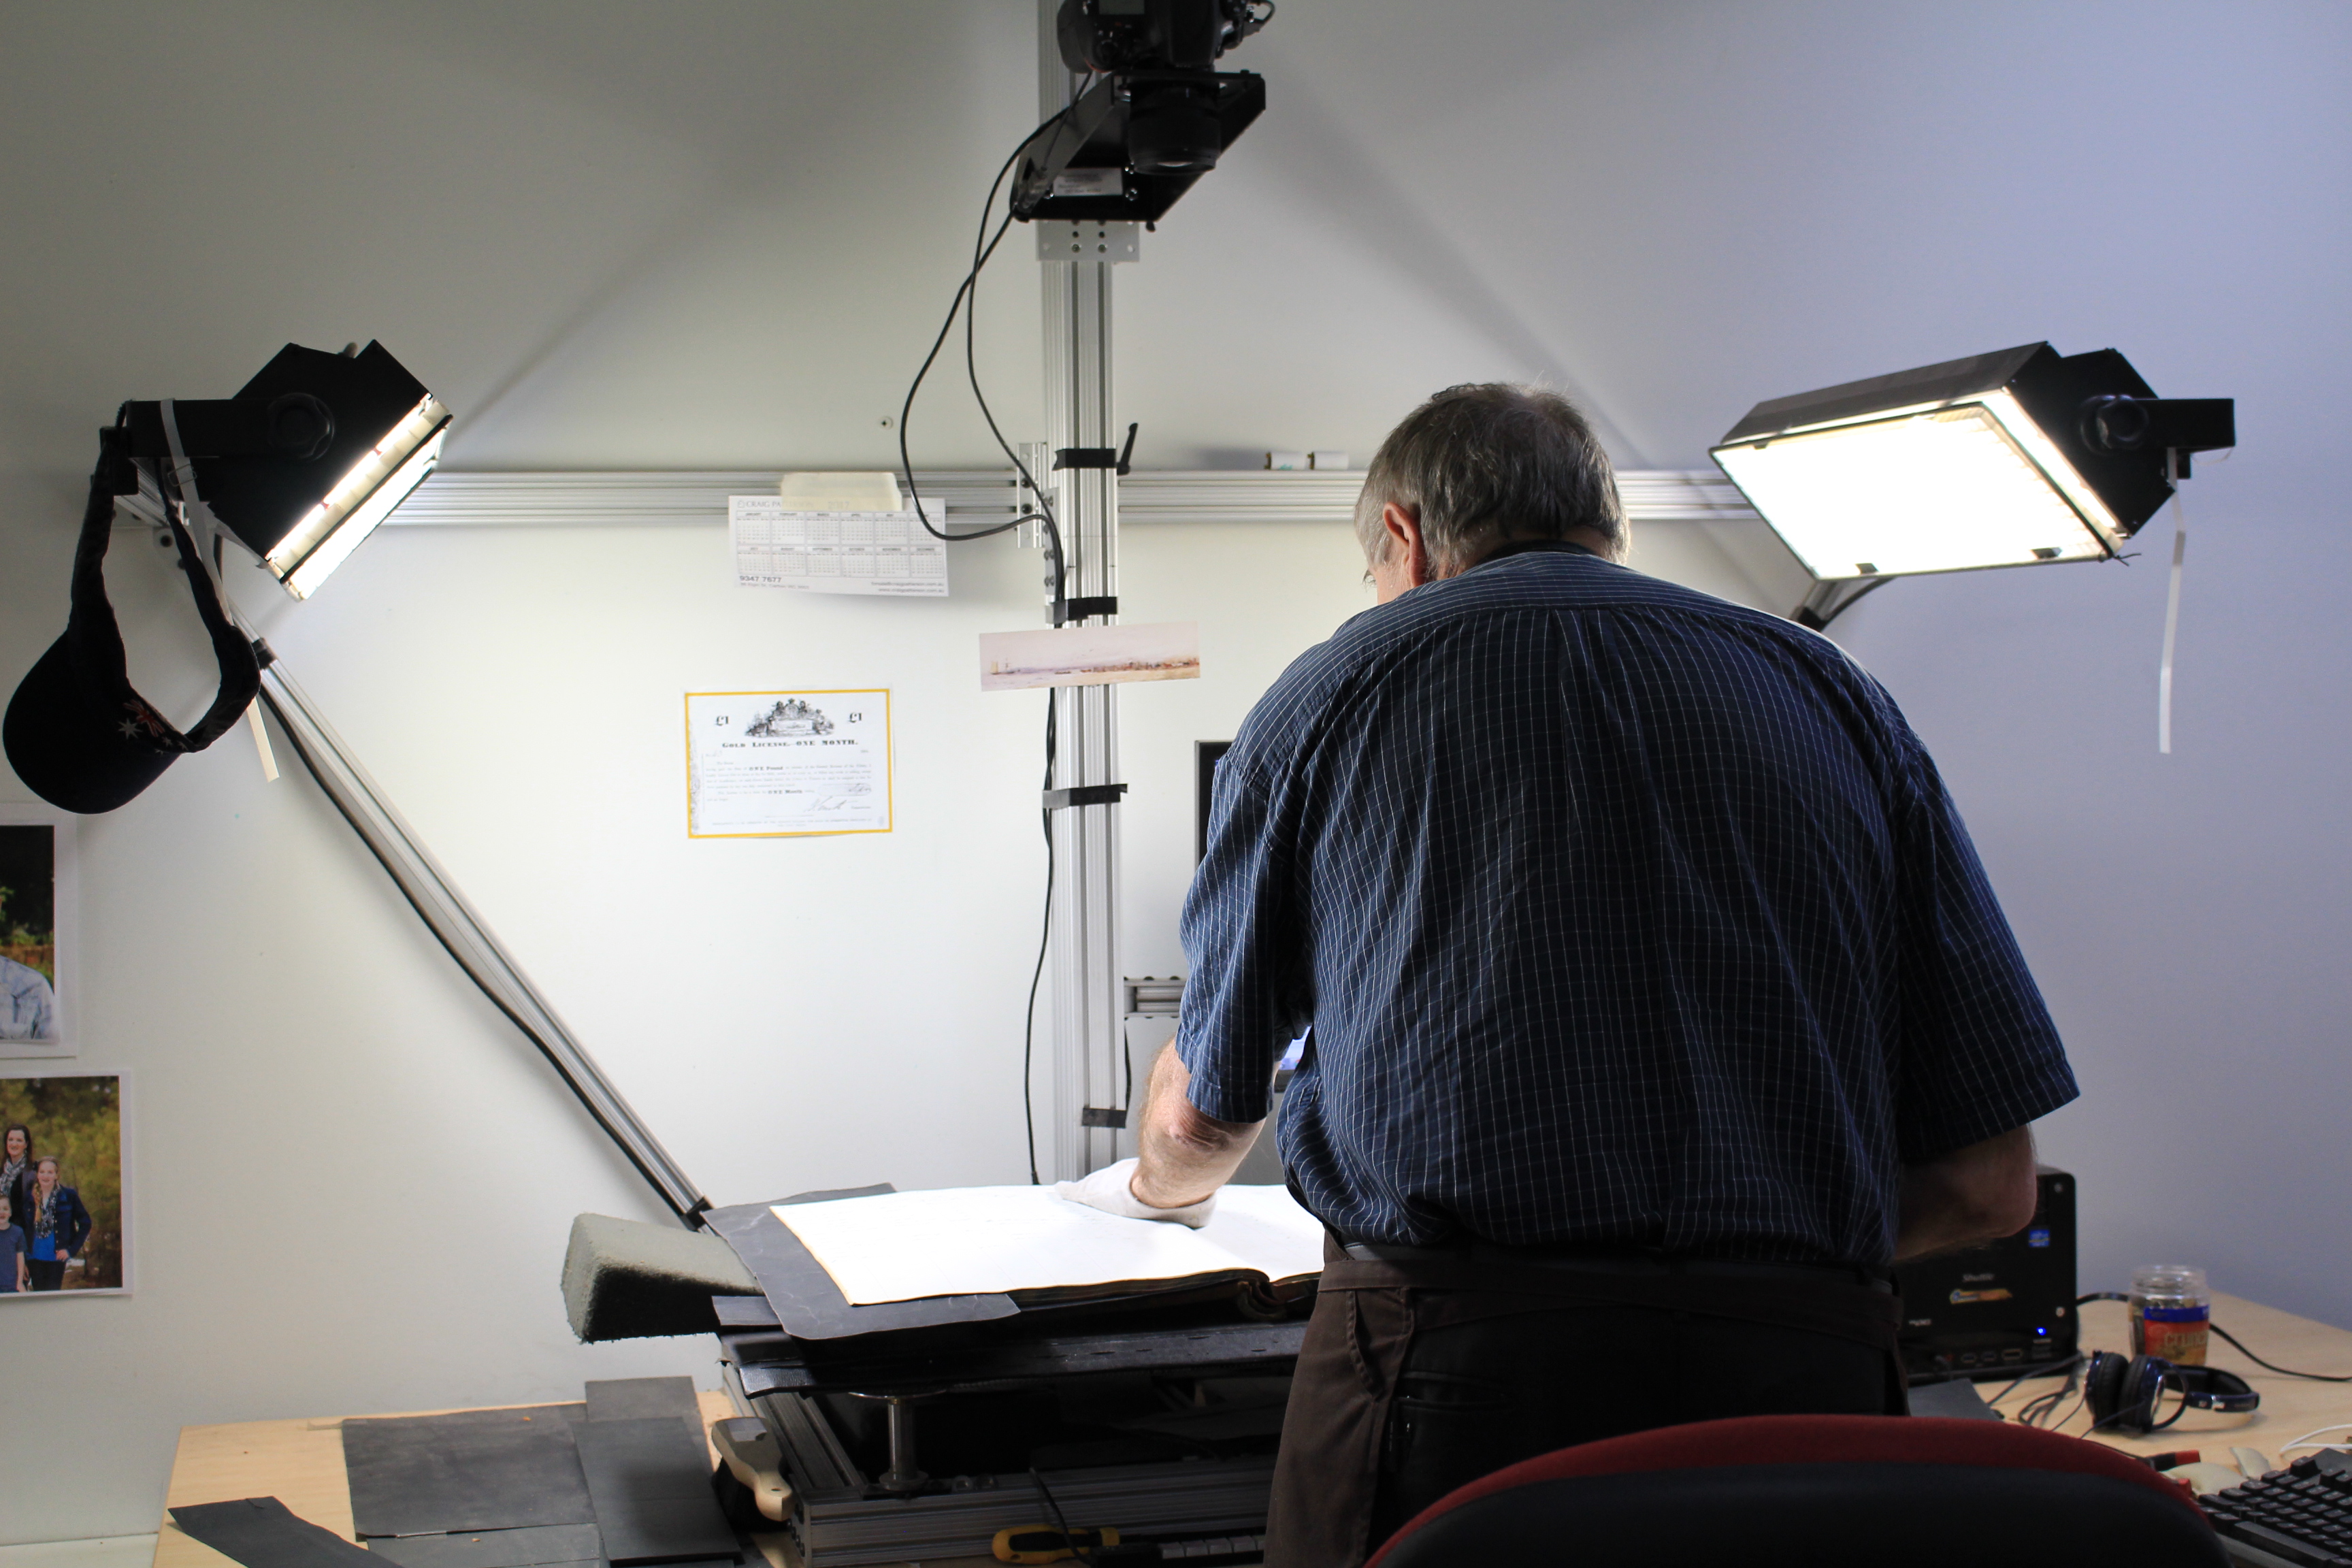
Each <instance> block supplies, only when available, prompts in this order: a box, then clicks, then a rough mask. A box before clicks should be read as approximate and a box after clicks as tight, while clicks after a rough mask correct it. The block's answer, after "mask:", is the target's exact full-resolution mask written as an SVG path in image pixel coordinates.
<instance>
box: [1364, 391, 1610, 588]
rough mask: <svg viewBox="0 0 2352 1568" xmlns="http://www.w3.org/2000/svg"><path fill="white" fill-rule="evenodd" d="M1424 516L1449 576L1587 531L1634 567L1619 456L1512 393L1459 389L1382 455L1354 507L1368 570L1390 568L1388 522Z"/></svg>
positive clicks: (1578, 417) (1416, 413)
mask: <svg viewBox="0 0 2352 1568" xmlns="http://www.w3.org/2000/svg"><path fill="white" fill-rule="evenodd" d="M1391 503H1394V504H1395V505H1397V506H1400V507H1402V508H1404V509H1406V510H1410V511H1413V512H1416V513H1417V514H1418V515H1419V517H1420V520H1421V531H1422V538H1423V541H1424V542H1425V543H1426V545H1427V548H1428V551H1429V556H1430V564H1431V566H1432V567H1433V570H1434V571H1435V572H1436V573H1437V574H1438V575H1440V576H1447V575H1451V574H1454V573H1456V572H1460V571H1464V570H1465V569H1467V568H1468V567H1471V566H1474V565H1475V564H1476V563H1478V562H1479V560H1480V559H1482V558H1483V557H1485V556H1486V554H1488V553H1489V552H1492V551H1494V550H1495V549H1496V547H1497V546H1499V545H1502V544H1505V543H1509V542H1517V541H1520V540H1535V539H1563V538H1566V537H1567V536H1568V534H1569V533H1570V531H1575V530H1585V531H1590V532H1591V533H1594V534H1598V535H1599V536H1600V537H1601V539H1602V540H1604V541H1606V542H1607V544H1608V548H1607V549H1606V550H1604V551H1603V552H1602V553H1603V554H1605V555H1607V556H1608V557H1609V558H1610V559H1611V560H1613V561H1622V560H1623V559H1624V556H1625V544H1626V540H1625V512H1624V508H1623V506H1622V504H1621V503H1620V502H1619V500H1618V499H1617V476H1616V472H1615V470H1614V469H1613V468H1611V467H1610V463H1609V454H1608V453H1607V452H1605V451H1603V450H1602V449H1601V442H1600V441H1599V439H1598V438H1597V437H1594V436H1593V434H1592V426H1591V425H1590V424H1588V423H1587V422H1586V421H1585V417H1584V416H1583V415H1582V414H1581V413H1580V412H1579V411H1578V409H1577V406H1576V405H1574V404H1573V403H1570V401H1569V400H1568V399H1567V398H1565V397H1562V396H1561V395H1559V393H1556V392H1550V391H1547V390H1545V389H1544V388H1542V387H1538V386H1515V385H1513V384H1510V383H1508V382H1482V383H1476V384H1470V385H1465V386H1449V387H1447V388H1446V389H1445V390H1444V392H1441V393H1439V394H1437V395H1435V396H1433V397H1432V398H1431V399H1430V400H1429V401H1428V402H1426V403H1424V404H1423V405H1421V406H1420V407H1418V408H1416V409H1414V410H1413V411H1412V413H1410V414H1408V415H1406V416H1404V418H1403V419H1402V421H1400V422H1399V423H1398V425H1397V427H1396V428H1395V429H1393V430H1391V431H1390V432H1389V435H1388V439H1387V440H1385V441H1382V442H1381V449H1380V451H1379V452H1378V453H1377V454H1376V455H1375V456H1374V457H1373V458H1372V466H1371V467H1370V468H1369V469H1367V470H1366V471H1365V474H1364V489H1363V492H1362V494H1361V495H1360V497H1359V498H1358V499H1357V501H1356V538H1357V540H1358V542H1360V543H1361V544H1362V545H1363V547H1364V558H1365V559H1366V560H1367V561H1370V562H1372V563H1375V564H1377V563H1380V562H1382V561H1384V560H1386V559H1387V558H1388V549H1389V545H1388V540H1389V534H1388V531H1387V529H1386V528H1384V527H1383V526H1382V525H1381V509H1382V508H1383V507H1385V506H1388V505H1389V504H1391Z"/></svg>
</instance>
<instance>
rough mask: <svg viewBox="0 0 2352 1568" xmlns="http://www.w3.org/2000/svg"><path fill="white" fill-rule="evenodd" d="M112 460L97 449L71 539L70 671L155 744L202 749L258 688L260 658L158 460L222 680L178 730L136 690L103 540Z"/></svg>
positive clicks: (131, 731) (129, 729)
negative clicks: (110, 591)
mask: <svg viewBox="0 0 2352 1568" xmlns="http://www.w3.org/2000/svg"><path fill="white" fill-rule="evenodd" d="M114 477H115V476H114V468H113V461H112V459H111V458H107V457H101V458H100V459H99V465H98V468H96V469H95V470H94V471H93V472H92V473H91V474H90V477H89V505H88V506H86V507H85V508H84V509H83V510H82V517H81V538H80V540H79V542H77V543H76V544H75V546H74V569H73V611H72V615H71V616H70V618H69V619H68V621H67V623H66V638H67V646H68V648H69V650H70V651H71V652H72V655H73V665H74V676H75V678H76V679H78V680H79V682H80V683H81V688H82V690H83V692H84V693H85V694H86V695H87V696H88V697H89V700H91V701H93V702H94V703H96V704H98V705H99V706H100V707H101V708H102V709H103V710H105V711H106V712H109V713H121V714H123V715H125V717H124V718H123V719H122V720H121V721H120V722H121V724H123V725H124V726H125V728H124V731H123V733H124V735H125V736H126V737H127V738H128V739H130V740H131V742H134V743H136V744H138V745H140V746H142V747H144V748H145V749H146V750H148V751H152V752H201V751H203V750H204V749H205V747H206V746H209V745H211V744H212V743H213V742H215V741H217V740H218V739H220V738H221V736H222V735H223V734H225V733H226V732H227V731H228V727H229V726H230V725H232V724H234V723H236V721H238V720H239V719H241V718H243V717H244V716H245V710H247V708H249V707H251V706H252V704H253V699H254V697H255V696H256V695H257V693H258V692H259V691H260V690H261V665H260V661H259V660H258V659H257V658H256V657H255V654H254V650H253V644H252V642H251V641H250V640H249V639H248V638H247V637H246V635H245V634H244V633H243V632H241V631H239V630H238V629H237V628H236V624H235V623H233V622H232V621H231V620H230V619H229V616H228V612H227V610H226V608H224V607H223V605H221V602H220V595H219V592H218V591H217V590H216V589H215V587H214V585H213V579H212V574H210V573H208V572H207V571H205V562H204V558H203V556H201V555H199V554H198V553H197V552H196V542H195V540H194V538H193V537H191V536H190V534H189V532H188V529H187V525H186V524H185V523H184V522H183V521H181V519H180V509H179V506H178V504H177V500H176V496H175V494H174V491H175V490H176V489H177V487H176V486H175V485H173V484H172V482H171V480H170V479H169V478H168V471H167V470H164V469H163V468H162V466H161V465H160V464H159V465H158V467H157V475H156V479H157V485H158V488H159V489H162V490H163V508H164V514H165V517H166V518H167V519H168V521H169V522H170V524H171V529H172V538H173V542H174V543H176V544H177V545H178V546H179V550H180V565H181V566H182V568H183V569H184V571H185V572H186V573H187V577H188V592H189V594H190V595H193V596H194V599H195V602H196V614H197V615H198V616H200V617H202V618H203V620H204V623H205V630H206V631H207V632H209V633H211V634H212V642H213V658H214V660H215V662H216V663H217V664H218V665H219V667H220V687H219V689H218V690H217V691H216V692H215V695H214V697H213V705H212V707H211V708H209V709H207V710H205V716H204V718H203V719H202V720H200V721H198V722H197V723H196V725H195V727H194V728H193V729H191V730H188V731H185V732H182V731H180V730H179V729H178V728H177V727H176V726H174V725H173V723H172V721H170V720H168V719H166V718H164V717H163V714H162V713H160V712H158V711H157V710H156V709H155V706H154V704H152V703H151V702H149V701H148V700H146V699H145V698H144V697H142V696H140V695H139V692H138V690H137V689H135V688H134V687H132V686H131V668H130V656H129V655H128V654H126V653H125V652H124V651H123V647H122V626H121V623H120V622H119V621H117V620H116V619H115V617H114V606H113V605H111V604H110V603H109V602H108V600H107V597H106V547H107V545H108V544H109V543H110V542H111V540H112V537H113V532H114V496H115V489H114V485H113V483H112V480H113V479H114Z"/></svg>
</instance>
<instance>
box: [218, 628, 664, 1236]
mask: <svg viewBox="0 0 2352 1568" xmlns="http://www.w3.org/2000/svg"><path fill="white" fill-rule="evenodd" d="M261 700H262V701H263V702H264V703H265V704H267V705H268V709H269V711H270V714H271V715H272V716H273V717H274V718H276V719H277V721H278V728H279V729H280V730H281V731H284V732H285V735H286V738H287V740H288V741H289V742H291V743H292V745H293V747H294V751H295V754H296V755H298V756H299V757H300V758H301V759H302V765H303V766H304V767H306V768H308V769H309V770H310V776H311V777H312V778H314V779H316V780H318V781H319V787H320V789H321V790H323V791H324V792H326V796H327V798H328V799H329V800H330V801H332V802H333V803H334V806H335V809H336V810H337V811H339V812H341V814H342V816H343V820H344V821H345V822H348V823H350V824H351V825H352V832H354V833H356V834H358V835H359V836H360V839H361V841H362V843H364V844H366V846H367V847H368V849H369V851H370V852H371V853H373V855H374V856H375V858H376V859H377V860H378V861H379V862H381V863H382V864H383V868H384V870H386V871H387V872H389V873H390V874H391V876H392V879H393V882H394V885H395V886H397V887H398V888H399V889H400V891H401V895H402V896H403V897H404V898H405V899H407V900H408V902H409V904H410V906H411V907H412V908H414V909H415V910H416V913H417V916H418V918H420V919H422V920H423V921H425V925H426V926H427V927H429V928H430V929H431V930H432V932H433V934H434V935H435V936H436V937H437V938H439V939H440V942H441V945H442V946H443V947H446V948H447V949H448V950H449V956H450V957H452V958H454V959H456V960H457V966H458V967H459V968H461V969H463V970H464V971H465V972H466V973H467V976H468V977H469V978H471V979H472V981H473V982H474V984H477V985H478V986H480V987H481V989H482V994H484V995H485V996H488V998H489V999H490V1001H491V1002H492V1003H494V1004H495V1005H497V1007H498V1009H499V1012H501V1013H504V1014H505V1015H506V1016H507V1017H508V1018H509V1020H511V1021H512V1022H513V1024H514V1026H515V1027H516V1028H518V1029H520V1030H521V1031H522V1032H523V1035H524V1037H526V1038H528V1039H529V1040H530V1043H531V1044H532V1045H534V1046H536V1047H539V1053H540V1055H541V1056H543V1057H545V1058H547V1062H548V1065H549V1066H550V1067H552V1068H554V1069H555V1071H556V1074H557V1076H558V1077H560V1078H562V1079H563V1081H564V1084H565V1086H566V1087H568V1088H569V1089H571V1090H572V1093H573V1094H574V1095H575V1096H577V1097H578V1098H579V1100H580V1103H581V1104H582V1105H583V1107H585V1108H586V1110H587V1111H588V1114H589V1115H590V1116H592V1117H593V1118H594V1119H595V1121H596V1125H597V1126H599V1127H601V1128H603V1129H604V1133H605V1136H607V1137H609V1138H611V1139H612V1140H613V1142H614V1143H615V1144H616V1145H618V1146H619V1148H620V1151H621V1152H622V1153H623V1154H625V1155H626V1156H627V1157H628V1161H629V1163H630V1164H632V1165H635V1167H636V1168H637V1173H638V1174H639V1175H641V1176H643V1177H645V1179H646V1182H648V1183H649V1184H651V1185H652V1187H653V1189H654V1191H655V1192H656V1194H659V1196H660V1198H661V1200H662V1202H663V1203H664V1204H666V1205H668V1207H669V1210H670V1212H671V1213H672V1214H674V1215H677V1218H678V1220H679V1222H680V1223H681V1224H683V1225H685V1226H687V1227H688V1228H689V1229H692V1228H695V1227H696V1226H699V1225H700V1224H701V1217H700V1216H701V1215H702V1212H703V1211H704V1210H705V1209H708V1208H709V1206H710V1200H709V1199H708V1198H706V1197H704V1196H703V1195H702V1194H701V1192H700V1191H699V1190H698V1189H697V1188H696V1186H695V1184H694V1183H693V1182H692V1181H690V1180H688V1177H687V1174H686V1173H685V1172H684V1171H681V1170H679V1169H678V1167H677V1161H675V1160H673V1159H671V1158H670V1157H669V1152H668V1151H667V1150H665V1149H664V1148H663V1147H662V1146H661V1142H660V1141H659V1140H657V1139H656V1138H655V1137H654V1135H653V1133H652V1132H651V1131H649V1130H648V1129H647V1128H646V1124H645V1123H644V1122H642V1121H638V1120H637V1113H636V1112H635V1110H633V1109H632V1108H631V1107H630V1105H629V1102H628V1101H627V1100H624V1099H623V1098H622V1097H621V1091H620V1090H619V1089H615V1088H614V1087H613V1084H612V1080H610V1079H607V1078H606V1077H605V1076H604V1072H603V1070H602V1069H601V1068H598V1067H597V1066H596V1063H595V1062H594V1060H593V1059H592V1058H590V1057H589V1055H588V1053H587V1052H586V1051H585V1050H584V1049H583V1048H582V1047H581V1045H580V1042H579V1041H578V1040H576V1039H574V1038H572V1031H571V1030H569V1029H567V1028H565V1027H564V1026H563V1021H562V1019H561V1018H559V1017H557V1016H555V1009H554V1008H552V1007H551V1006H549V1005H548V1004H547V999H546V998H545V997H543V996H541V994H539V991H538V988H537V987H535V986H533V985H532V984H531V983H530V979H529V978H528V977H527V976H525V975H524V973H523V972H522V969H521V967H520V965H519V964H517V963H515V961H514V959H513V958H512V956H510V955H509V953H508V952H507V950H506V949H505V948H504V947H502V946H501V945H499V939H498V938H497V937H496V936H494V935H492V934H491V932H490V929H489V927H488V925H486V924H485V923H484V922H483V921H482V918H481V916H479V915H478V914H476V913H475V912H474V909H473V906H472V905H470V904H468V903H467V901H466V898H465V895H464V894H462V893H460V892H458V891H457V888H456V887H455V886H453V885H452V884H451V882H450V880H449V878H448V874H447V873H446V872H445V871H443V870H442V869H441V867H440V864H439V862H437V861H436V860H435V859H434V858H433V855H432V852H431V851H429V850H427V849H426V848H425V846H424V845H423V844H422V843H420V842H418V840H417V837H416V835H415V832H414V831H412V830H411V829H410V827H409V826H408V824H407V823H405V822H404V821H403V820H401V816H400V813H399V812H397V811H395V810H394V809H393V806H392V803H391V802H390V801H388V800H386V799H385V798H384V796H383V791H381V790H380V789H378V788H377V787H376V784H375V781H374V780H373V779H371V778H369V777H368V775H367V771H366V770H365V769H363V768H362V767H361V766H360V764H359V763H358V761H357V760H356V759H355V758H353V757H352V754H351V752H349V751H348V750H347V749H346V748H345V747H344V745H343V742H342V741H341V738H340V737H338V736H337V735H336V733H335V731H334V730H333V728H332V727H331V726H330V725H329V724H328V722H327V721H326V719H325V718H324V717H323V716H321V715H320V712H319V710H318V707H317V705H316V704H315V703H313V702H312V701H311V700H310V698H309V697H308V696H307V695H306V694H305V693H304V692H303V690H302V689H301V688H300V687H299V686H297V685H296V684H295V683H294V680H293V678H292V677H290V676H289V675H288V674H287V673H286V667H285V666H284V665H282V664H278V663H276V662H272V663H270V664H268V665H267V666H265V667H264V668H263V669H262V672H261Z"/></svg>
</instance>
